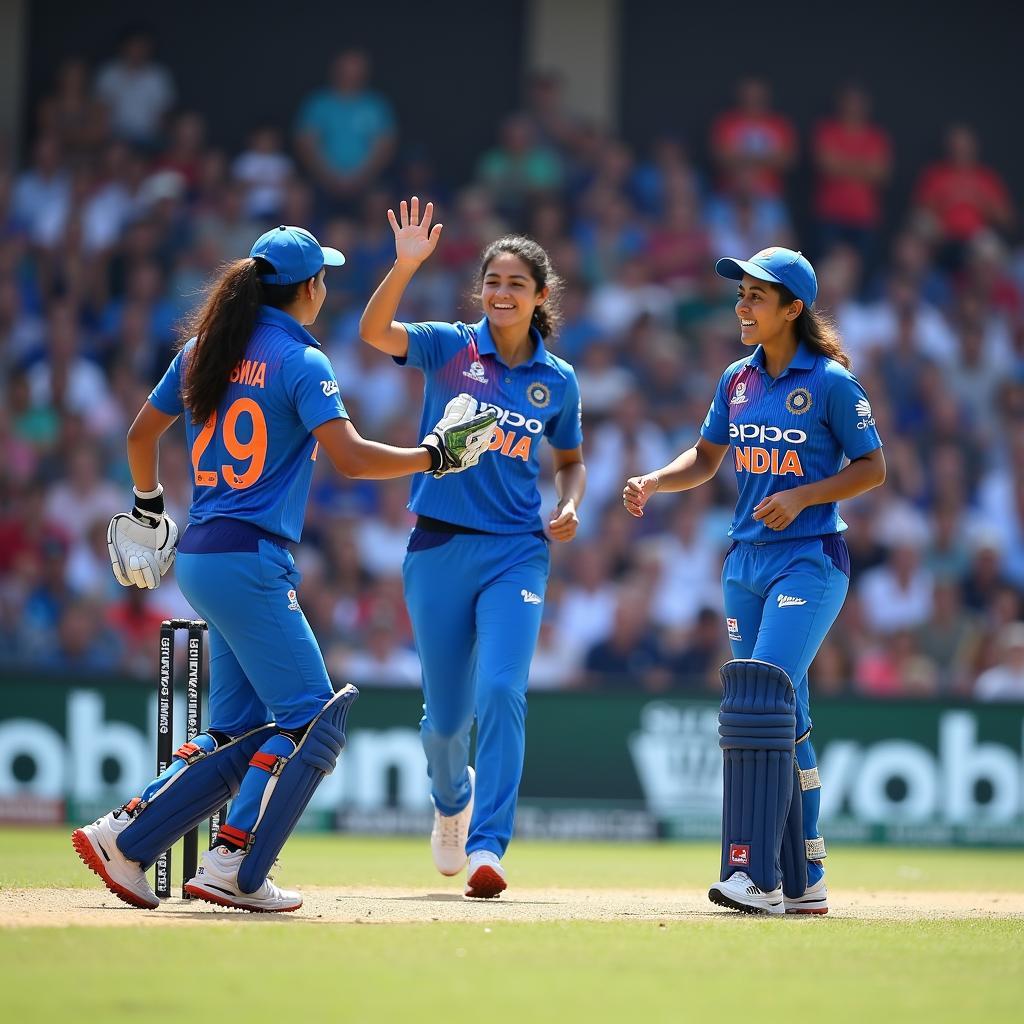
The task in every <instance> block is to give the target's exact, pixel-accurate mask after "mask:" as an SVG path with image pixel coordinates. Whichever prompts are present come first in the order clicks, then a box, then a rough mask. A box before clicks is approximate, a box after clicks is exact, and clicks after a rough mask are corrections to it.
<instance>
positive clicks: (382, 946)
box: [0, 829, 1024, 1024]
mask: <svg viewBox="0 0 1024 1024" xmlns="http://www.w3.org/2000/svg"><path fill="white" fill-rule="evenodd" d="M715 862H716V851H715V849H714V848H713V847H711V846H709V845H705V844H702V845H610V844H582V843H580V844H577V843H571V844H570V843H539V842H538V843H526V842H521V843H516V844H514V846H513V849H512V851H510V854H509V857H508V858H507V861H506V863H507V865H508V868H509V871H510V874H511V876H512V879H513V882H514V884H516V885H522V886H553V885H565V886H573V887H599V888H600V887H608V888H612V887H617V886H622V887H630V886H633V887H637V886H642V887H646V888H671V887H673V886H679V887H681V888H695V887H704V886H705V885H706V884H707V883H708V881H709V880H710V879H711V878H712V877H713V875H714V865H715ZM1022 863H1024V859H1022V857H1021V854H1020V853H1015V852H1012V851H975V852H965V851H939V850H907V849H883V848H853V847H846V848H842V847H840V848H836V849H834V850H833V855H832V857H831V859H830V862H829V867H830V879H831V881H832V884H833V886H834V887H835V888H847V889H875V888H878V889H889V890H893V889H897V890H898V889H918V890H961V891H963V890H987V891H993V892H1007V891H1014V892H1019V891H1022V890H1024V867H1022ZM278 878H279V880H280V881H281V882H283V883H285V884H296V885H299V886H301V885H313V884H316V885H345V884H353V885H398V886H408V887H409V888H410V889H412V890H414V891H437V890H438V887H439V879H438V876H437V875H436V874H435V873H434V871H433V869H432V867H431V865H430V861H429V853H428V851H427V848H426V845H425V842H424V840H405V839H356V838H350V837H338V836H298V837H296V838H295V839H294V840H293V841H292V842H291V843H290V844H289V846H288V848H287V849H286V851H285V856H284V857H283V863H282V866H281V868H280V871H279V873H278ZM69 885H73V886H82V887H88V888H95V887H96V883H95V880H94V879H93V878H92V877H91V876H90V875H88V874H86V873H85V872H84V871H83V870H82V869H81V867H80V865H79V864H78V862H77V860H76V859H75V857H74V855H73V853H72V851H71V848H70V845H69V843H68V840H67V830H62V831H54V830H21V829H19V830H0V887H2V888H8V887H12V886H33V887H35V886H69ZM445 886H446V887H447V883H445ZM1022 948H1024V922H1021V921H1020V920H962V921H951V920H917V921H909V922H890V921H858V920H850V919H842V918H839V917H826V918H821V919H814V920H799V921H792V920H790V921H774V920H763V919H754V918H741V917H739V916H726V915H723V916H722V917H721V918H717V917H716V918H709V919H706V920H697V921H684V920H678V921H668V922H655V921H631V922H621V923H620V922H608V923H604V922H601V923H597V922H550V923H539V924H525V923H516V924H513V923H502V922H500V921H498V922H494V921H489V922H487V923H486V924H484V923H480V924H473V923H460V924H450V923H440V922H439V923H436V924H430V925H426V924H400V925H356V924H322V923H321V924H315V923H313V922H309V921H304V920H303V919H302V918H301V917H295V918H288V919H284V920H281V919H267V918H252V917H242V916H241V915H238V916H237V918H236V917H234V916H232V918H231V920H230V922H229V923H226V924H222V925H219V926H217V927H203V926H202V924H201V923H197V924H196V925H194V926H190V925H182V926H176V927H173V928H166V929H164V928H152V927H147V928H134V927H119V928H99V927H88V928H76V927H68V928H11V929H0V991H2V992H3V993H4V1003H5V1007H6V1008H7V1010H8V1014H9V1015H10V1017H11V1019H12V1020H19V1021H34V1020H44V1019H45V1020H61V1019H65V1018H66V1017H67V1016H68V1015H69V1014H75V1015H77V1016H82V1017H83V1018H89V1019H92V1018H95V1017H97V1016H98V1015H99V1014H101V1013H102V1014H106V1015H108V1016H110V1017H111V1018H112V1019H123V1020H126V1021H127V1020H147V1019H150V1018H151V1017H153V1016H154V1015H157V1014H159V1015H160V1016H161V1018H164V1019H166V1018H165V1015H169V1014H171V1013H181V1012H189V1011H192V1012H199V1013H204V1014H212V1013H217V1012H219V1011H220V1010H221V1009H222V1008H223V1009H224V1010H226V1011H227V1012H229V1013H231V1014H242V1015H244V1016H245V1017H246V1019H249V1020H255V1021H261V1020H269V1019H273V1020H275V1021H280V1020H297V1019H298V1020H304V1021H305V1020H310V1021H314V1020H315V1021H321V1020H324V1021H327V1020H331V1021H334V1020H339V1021H350V1020H351V1021H374V1022H377V1021H381V1022H384V1021H387V1022H390V1021H409V1022H414V1024H420V1022H430V1021H445V1022H448V1021H451V1022H452V1024H457V1022H462V1021H475V1020H477V1019H479V1020H480V1021H481V1022H482V1024H487V1022H491V1021H513V1020H515V1021H521V1022H526V1024H533V1022H536V1021H547V1020H559V1021H563V1020H565V1021H569V1020H578V1019H579V1020H585V1021H588V1022H590V1021H605V1020H609V1021H611V1020H615V1021H621V1020H623V1019H625V1020H626V1021H627V1024H647V1022H648V1021H652V1022H653V1021H670V1020H671V1021H687V1020H691V1019H694V1015H695V1014H697V1013H705V1014H712V1013H713V1014H715V1015H716V1019H721V1016H720V1015H722V1014H725V1015H728V1017H735V1016H737V1015H738V1016H739V1019H741V1020H743V1021H745V1022H753V1024H760V1022H762V1021H769V1020H770V1021H776V1020H778V1021H787V1022H790V1021H793V1020H797V1019H800V1018H801V1017H803V1016H811V1017H814V1018H817V1019H821V1020H822V1021H825V1022H831V1021H858V1022H863V1021H864V1019H865V1018H866V1017H873V1018H874V1020H875V1021H878V1022H881V1021H885V1020H892V1019H895V1020H902V1021H906V1020H925V1019H927V1020H928V1021H929V1022H936V1021H960V1020H967V1019H975V1018H981V1017H982V1016H984V1017H985V1018H987V1019H989V1020H994V1021H1001V1020H1010V1019H1017V1018H1018V1015H1019V1012H1020V1006H1021V1002H1022V999H1024V968H1022V960H1024V958H1022V956H1021V949H1022ZM801 1007H803V1009H800V1008H801Z"/></svg>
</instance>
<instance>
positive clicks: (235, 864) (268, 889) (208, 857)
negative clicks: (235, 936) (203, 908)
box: [185, 846, 302, 914]
mask: <svg viewBox="0 0 1024 1024" xmlns="http://www.w3.org/2000/svg"><path fill="white" fill-rule="evenodd" d="M244 857H245V851H244V850H229V849H228V848H227V847H225V846H215V847H214V848H213V849H212V850H207V851H206V852H205V853H204V854H203V862H202V864H201V865H200V866H199V870H198V871H197V872H196V877H195V878H190V879H189V880H188V881H187V882H186V883H185V892H187V893H188V894H189V895H190V896H195V897H196V898H197V899H201V900H206V902H207V903H216V904H217V906H219V907H233V908H234V909H235V910H251V911H252V912H253V913H265V914H283V913H287V912H289V911H292V910H298V909H299V907H301V906H302V897H301V896H300V895H299V893H297V892H293V891H292V890H290V889H278V887H277V886H276V885H274V883H273V882H272V881H271V880H270V879H269V878H268V879H266V880H265V881H264V882H263V884H262V885H261V886H260V887H259V888H258V889H257V890H256V891H255V892H242V890H241V889H239V888H238V869H239V868H240V867H241V866H242V859H243V858H244Z"/></svg>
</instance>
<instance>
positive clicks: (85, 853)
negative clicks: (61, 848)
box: [71, 807, 160, 910]
mask: <svg viewBox="0 0 1024 1024" xmlns="http://www.w3.org/2000/svg"><path fill="white" fill-rule="evenodd" d="M131 821H132V818H131V817H130V816H129V814H128V813H127V812H126V811H125V810H123V809H122V808H120V807H119V808H118V809H117V810H116V811H111V812H110V813H109V814H105V815H104V816H103V817H102V818H99V819H98V820H97V821H94V822H93V823H92V824H91V825H85V826H84V827H83V828H76V829H75V831H74V832H72V833H71V844H72V846H74V848H75V850H76V852H77V853H78V856H79V857H81V858H82V863H83V864H85V866H86V867H87V868H89V869H90V870H91V871H95V872H96V874H97V875H99V876H100V878H102V879H103V884H104V885H105V886H106V887H107V888H108V889H109V890H110V891H111V892H112V893H113V894H114V895H115V896H116V897H117V898H118V899H119V900H124V902H125V903H128V904H130V905H131V906H133V907H139V908H140V909H142V910H155V909H156V908H157V907H159V906H160V900H159V898H158V897H157V894H156V893H155V892H153V889H152V887H151V886H150V884H149V879H147V878H146V872H145V871H143V870H142V865H141V864H139V863H138V861H134V860H129V859H128V858H127V857H126V856H125V855H124V854H123V853H122V852H121V851H120V850H119V849H118V848H117V837H118V835H119V834H120V833H121V832H123V831H124V830H125V828H127V827H128V825H129V824H131Z"/></svg>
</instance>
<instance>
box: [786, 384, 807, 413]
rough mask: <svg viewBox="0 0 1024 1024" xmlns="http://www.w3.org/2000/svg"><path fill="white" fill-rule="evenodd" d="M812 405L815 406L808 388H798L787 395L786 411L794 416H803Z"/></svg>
mask: <svg viewBox="0 0 1024 1024" xmlns="http://www.w3.org/2000/svg"><path fill="white" fill-rule="evenodd" d="M812 405H814V400H813V399H812V398H811V393H810V391H808V390H807V388H797V389H796V390H795V391H790V393H789V394H788V395H786V411H787V412H791V413H792V414H793V415H794V416H803V414H804V413H805V412H807V410H808V409H810V407H811V406H812Z"/></svg>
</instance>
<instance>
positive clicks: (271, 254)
mask: <svg viewBox="0 0 1024 1024" xmlns="http://www.w3.org/2000/svg"><path fill="white" fill-rule="evenodd" d="M249 255H250V256H259V257H260V259H264V260H266V261H267V262H268V263H269V264H270V265H271V266H272V267H273V268H274V273H273V274H261V275H260V280H261V281H264V282H265V283H266V284H298V283H299V282H300V281H308V280H309V279H310V278H311V277H314V276H315V275H316V274H319V273H320V268H321V267H322V266H324V265H325V264H326V265H327V266H328V267H340V266H343V265H344V263H345V257H344V255H343V254H342V253H341V252H339V250H337V249H331V248H328V247H327V246H322V245H321V244H320V243H319V242H318V241H317V240H316V239H315V238H314V237H313V236H312V235H311V234H310V233H309V232H308V231H307V230H306V229H305V228H294V227H289V226H288V225H286V224H282V225H281V226H280V227H276V228H271V229H270V231H267V232H265V233H264V234H262V235H260V237H259V238H257V239H256V242H255V244H254V245H253V247H252V249H250V250H249Z"/></svg>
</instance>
